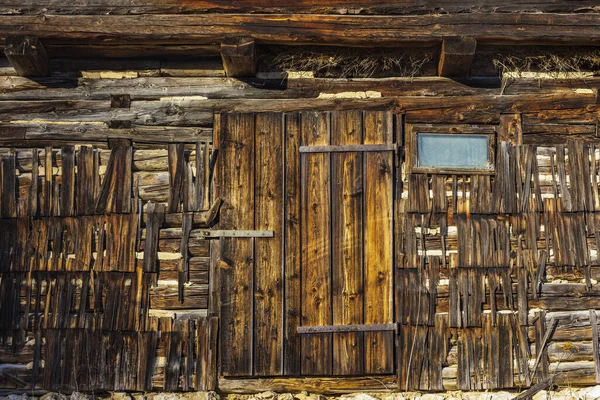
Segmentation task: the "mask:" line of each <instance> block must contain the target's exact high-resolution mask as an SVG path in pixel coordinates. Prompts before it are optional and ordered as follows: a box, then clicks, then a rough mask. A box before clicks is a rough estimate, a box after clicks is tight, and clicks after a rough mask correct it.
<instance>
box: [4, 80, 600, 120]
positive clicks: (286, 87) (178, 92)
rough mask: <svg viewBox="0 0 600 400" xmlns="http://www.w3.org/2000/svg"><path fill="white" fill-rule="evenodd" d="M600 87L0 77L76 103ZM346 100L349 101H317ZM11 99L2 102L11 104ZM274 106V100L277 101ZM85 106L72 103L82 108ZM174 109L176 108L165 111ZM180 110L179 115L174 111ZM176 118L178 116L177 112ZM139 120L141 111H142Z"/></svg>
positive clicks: (9, 89) (19, 92)
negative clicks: (118, 98)
mask: <svg viewBox="0 0 600 400" xmlns="http://www.w3.org/2000/svg"><path fill="white" fill-rule="evenodd" d="M598 87H600V78H586V79H585V80H584V79H575V80H569V79H556V80H545V81H543V82H540V80H538V79H517V80H514V81H511V82H510V84H509V85H508V86H506V87H505V88H504V89H502V87H501V82H500V80H499V79H497V78H494V77H492V78H468V79H459V80H455V79H449V78H442V77H415V78H394V79H357V80H343V81H342V80H335V79H304V78H302V79H289V80H281V79H259V78H251V79H246V80H244V81H241V80H238V79H232V78H222V77H221V78H219V77H194V78H183V77H140V78H132V79H83V78H80V79H74V78H58V77H48V78H39V79H36V80H35V81H33V80H31V79H27V78H21V77H15V76H0V101H1V100H10V101H14V100H29V101H30V102H31V104H39V101H46V100H57V101H58V100H60V99H62V101H63V102H64V103H63V104H65V105H66V104H73V105H75V101H88V100H111V97H112V96H114V95H120V94H128V95H130V97H131V100H132V102H135V101H136V100H160V99H164V101H169V100H170V101H171V102H173V103H177V104H181V105H185V104H188V103H190V102H194V103H199V100H202V99H203V98H208V99H232V101H233V99H236V100H242V99H300V98H317V97H318V96H319V94H320V93H334V94H335V93H341V92H353V91H365V90H367V91H370V90H372V91H378V92H380V93H381V95H382V98H384V99H385V98H386V97H404V96H415V97H437V96H481V95H483V96H488V95H502V94H503V95H521V94H525V95H532V94H545V93H547V94H552V93H558V92H564V93H567V94H579V95H582V96H585V95H586V93H587V94H589V93H593V91H594V89H596V88H598ZM323 100H327V101H330V102H337V103H339V104H343V103H345V102H348V101H350V100H351V99H335V98H333V99H318V101H323ZM11 104H12V103H7V104H6V103H5V104H4V105H3V106H0V112H3V109H2V107H7V106H8V107H12V108H13V109H16V108H17V107H18V106H11ZM275 104H276V102H275ZM79 108H82V107H75V106H74V107H72V109H79ZM164 111H165V112H167V111H168V112H171V113H172V114H173V109H171V110H164ZM175 114H176V113H175ZM175 116H177V117H178V118H179V117H181V116H179V115H175ZM140 118H141V115H140Z"/></svg>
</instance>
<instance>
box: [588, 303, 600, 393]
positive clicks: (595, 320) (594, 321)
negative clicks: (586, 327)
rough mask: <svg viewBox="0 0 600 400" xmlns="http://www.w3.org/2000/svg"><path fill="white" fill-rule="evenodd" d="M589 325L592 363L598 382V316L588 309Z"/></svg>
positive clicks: (599, 366) (597, 381) (599, 344)
mask: <svg viewBox="0 0 600 400" xmlns="http://www.w3.org/2000/svg"><path fill="white" fill-rule="evenodd" d="M590 325H591V326H592V348H593V350H594V365H595V367H596V383H600V343H598V317H597V315H596V310H590Z"/></svg>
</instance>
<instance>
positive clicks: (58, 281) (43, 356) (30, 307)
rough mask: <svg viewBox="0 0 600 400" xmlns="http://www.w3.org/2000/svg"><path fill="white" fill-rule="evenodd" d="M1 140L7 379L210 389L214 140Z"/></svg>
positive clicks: (0, 298) (84, 386) (0, 305)
mask: <svg viewBox="0 0 600 400" xmlns="http://www.w3.org/2000/svg"><path fill="white" fill-rule="evenodd" d="M109 145H110V148H108V147H107V146H106V145H104V146H100V145H86V144H79V143H77V144H72V145H64V146H61V147H53V146H52V141H48V142H47V145H46V146H45V147H42V148H39V147H37V145H33V146H32V147H29V146H27V143H20V146H24V147H19V148H3V149H0V160H1V168H0V171H1V172H0V182H1V185H0V187H1V189H0V191H1V195H0V210H1V211H0V249H1V253H0V327H1V328H0V343H1V344H0V363H2V364H5V365H6V364H10V368H9V369H8V370H3V374H2V377H0V384H1V385H2V386H3V387H16V388H29V387H34V388H35V387H42V388H45V389H51V390H58V389H62V390H72V389H74V388H78V389H80V390H94V389H110V390H150V389H152V388H161V389H166V390H176V389H185V390H188V389H200V390H206V389H210V388H214V385H215V379H214V378H215V375H214V372H215V364H214V363H215V358H214V357H215V355H216V352H215V345H216V335H217V331H216V330H217V321H216V319H215V318H214V317H208V312H207V308H208V283H209V244H208V242H207V240H204V239H203V238H202V235H201V227H206V226H207V225H208V223H209V221H208V216H209V208H210V205H211V187H210V186H211V185H210V182H209V174H208V173H209V170H210V168H209V167H210V157H211V148H212V145H211V143H210V142H198V143H189V144H185V143H177V144H168V145H167V144H164V145H160V144H157V145H141V146H140V145H139V144H136V143H132V141H131V140H125V139H115V140H110V141H109Z"/></svg>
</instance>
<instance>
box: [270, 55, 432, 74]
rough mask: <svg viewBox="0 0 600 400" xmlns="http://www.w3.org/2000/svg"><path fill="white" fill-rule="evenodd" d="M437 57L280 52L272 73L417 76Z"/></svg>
mask: <svg viewBox="0 0 600 400" xmlns="http://www.w3.org/2000/svg"><path fill="white" fill-rule="evenodd" d="M435 57H436V50H435V49H318V48H316V49H304V50H301V51H279V52H275V53H274V56H273V57H272V58H271V59H269V60H268V61H267V62H266V63H264V64H267V65H269V66H270V67H269V68H270V69H271V70H273V69H274V70H278V71H312V72H313V73H314V74H315V76H316V77H323V78H371V77H382V76H401V77H415V76H420V75H423V70H424V67H425V66H426V65H427V64H431V63H432V61H433V60H434V59H435Z"/></svg>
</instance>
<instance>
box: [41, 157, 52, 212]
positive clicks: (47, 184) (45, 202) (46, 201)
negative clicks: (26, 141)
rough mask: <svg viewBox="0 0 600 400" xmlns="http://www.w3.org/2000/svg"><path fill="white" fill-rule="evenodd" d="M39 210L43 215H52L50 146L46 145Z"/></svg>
mask: <svg viewBox="0 0 600 400" xmlns="http://www.w3.org/2000/svg"><path fill="white" fill-rule="evenodd" d="M40 211H41V213H42V215H43V216H50V215H52V147H50V146H46V147H45V149H44V180H43V182H42V197H41V198H40Z"/></svg>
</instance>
